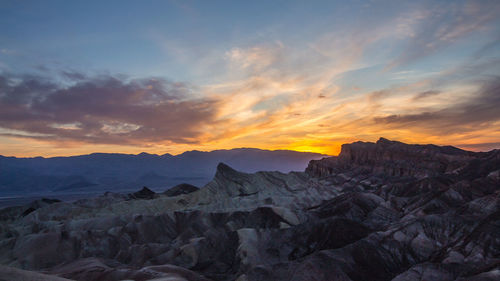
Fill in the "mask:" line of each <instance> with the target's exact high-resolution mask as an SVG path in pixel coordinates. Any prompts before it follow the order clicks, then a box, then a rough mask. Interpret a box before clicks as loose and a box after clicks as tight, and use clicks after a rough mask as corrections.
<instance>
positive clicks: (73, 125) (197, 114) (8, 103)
mask: <svg viewBox="0 0 500 281" xmlns="http://www.w3.org/2000/svg"><path fill="white" fill-rule="evenodd" d="M63 75H66V76H67V77H69V78H71V79H72V80H77V81H75V82H74V83H73V84H71V85H70V86H62V85H60V84H58V83H56V82H54V80H50V79H45V78H42V77H37V76H23V77H13V76H7V75H0V128H4V129H10V132H22V133H19V134H17V133H10V135H16V134H17V136H20V137H26V136H27V135H28V136H30V137H33V138H38V139H47V140H55V141H60V140H71V141H81V142H88V143H107V144H137V143H141V142H162V141H172V142H176V143H193V142H196V137H197V136H199V135H200V134H201V130H200V127H201V126H202V125H206V124H213V123H214V122H215V121H214V119H215V113H216V110H217V105H218V102H217V101H216V100H210V99H203V98H196V97H195V90H194V89H193V87H192V86H190V85H188V84H184V83H174V82H170V81H167V80H164V79H135V80H130V79H122V78H116V77H112V76H105V77H98V78H95V77H94V78H89V77H86V76H85V75H81V74H78V73H70V72H68V73H66V74H63ZM4 131H5V130H4Z"/></svg>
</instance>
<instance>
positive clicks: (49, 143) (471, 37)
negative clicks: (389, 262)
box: [0, 0, 500, 157]
mask: <svg viewBox="0 0 500 281" xmlns="http://www.w3.org/2000/svg"><path fill="white" fill-rule="evenodd" d="M499 15H500V1H497V0H493V1H280V0H266V1H180V0H172V1H151V0H145V1H54V0H47V1H10V0H1V1H0V154H1V155H8V156H19V157H32V156H65V155H78V154H88V153H92V152H117V153H133V154H136V153H140V152H148V153H156V154H164V153H171V154H178V153H182V152H184V151H188V150H203V151H210V150H215V149H231V148H237V147H255V148H261V149H272V150H275V149H291V150H298V151H312V152H320V153H324V154H329V155H336V154H338V153H339V151H340V145H341V144H343V143H349V142H353V141H358V140H361V141H376V140H377V139H378V138H380V137H385V138H388V139H392V140H398V141H403V142H408V143H434V144H438V145H454V146H457V147H460V148H463V149H467V150H474V151H488V150H491V149H495V148H500V129H499V128H500V16H499Z"/></svg>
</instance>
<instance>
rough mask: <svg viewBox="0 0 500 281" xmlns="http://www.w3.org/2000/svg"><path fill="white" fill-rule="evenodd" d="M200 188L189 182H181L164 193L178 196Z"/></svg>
mask: <svg viewBox="0 0 500 281" xmlns="http://www.w3.org/2000/svg"><path fill="white" fill-rule="evenodd" d="M198 189H199V188H198V187H196V186H194V185H191V184H189V183H181V184H178V185H176V186H174V187H172V188H170V189H168V190H167V191H165V192H163V193H164V194H165V195H167V196H170V197H172V196H178V195H181V194H188V193H191V192H195V191H197V190H198Z"/></svg>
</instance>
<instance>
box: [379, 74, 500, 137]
mask: <svg viewBox="0 0 500 281" xmlns="http://www.w3.org/2000/svg"><path fill="white" fill-rule="evenodd" d="M425 95H426V94H424V96H425ZM499 108H500V76H496V77H493V78H490V79H488V80H485V81H482V85H481V86H480V87H479V89H478V90H477V91H476V92H475V93H473V94H472V95H470V97H469V98H468V99H466V100H463V101H459V102H457V103H455V104H452V105H449V106H447V107H445V108H442V109H439V110H435V109H427V110H426V109H425V108H424V109H423V110H422V109H420V112H418V113H412V114H392V115H388V116H382V117H375V118H374V121H375V122H376V123H378V124H387V125H392V126H396V127H406V126H413V127H417V128H418V127H420V128H426V129H431V130H433V131H434V132H435V133H438V134H443V133H446V132H457V131H462V132H465V131H469V130H477V129H478V128H479V127H485V126H486V127H491V126H492V124H493V123H495V122H498V121H500V110H498V109H499Z"/></svg>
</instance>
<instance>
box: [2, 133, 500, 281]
mask: <svg viewBox="0 0 500 281" xmlns="http://www.w3.org/2000/svg"><path fill="white" fill-rule="evenodd" d="M189 191H190V190H189ZM180 193H181V194H177V195H174V196H168V195H166V194H161V193H154V194H152V193H150V192H149V191H148V190H142V192H139V193H138V194H139V195H141V196H142V195H145V196H146V197H147V198H142V197H141V196H136V197H130V196H127V195H121V194H115V193H106V194H105V195H103V196H101V197H98V198H93V199H83V200H79V201H76V202H73V203H67V202H44V203H43V204H38V205H37V204H35V205H33V204H32V205H31V206H30V208H32V210H31V209H30V211H29V212H28V213H26V210H27V209H28V206H25V207H11V208H7V209H3V210H1V211H0V220H1V224H0V227H1V228H0V263H1V264H4V265H8V266H11V267H16V268H22V269H24V270H32V271H38V272H41V273H43V274H51V275H57V276H59V277H61V278H67V279H73V280H123V279H132V280H151V279H155V280H156V279H158V278H164V279H165V280H167V279H168V278H171V279H174V278H177V279H175V280H239V281H243V280H352V281H357V280H398V281H400V280H498V279H499V278H500V208H499V207H500V151H499V150H493V151H490V152H484V153H474V152H468V151H463V150H460V149H458V148H454V147H440V146H435V145H408V144H404V143H401V142H395V141H389V140H386V139H383V138H381V139H380V140H379V141H377V142H376V143H366V142H356V143H352V144H345V145H343V146H342V151H341V153H340V155H339V156H337V157H329V158H324V159H322V160H315V161H311V162H310V164H309V166H308V167H307V169H306V171H305V172H291V173H288V174H284V173H280V172H257V173H254V174H248V173H242V172H239V171H236V170H234V169H232V168H231V167H229V166H227V165H225V164H222V163H221V164H219V165H218V167H217V172H216V175H215V177H214V179H213V180H212V181H211V182H209V183H208V184H207V185H206V186H204V187H202V188H200V189H198V190H196V191H193V192H189V193H184V192H180ZM33 206H35V208H34V207H33Z"/></svg>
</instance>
